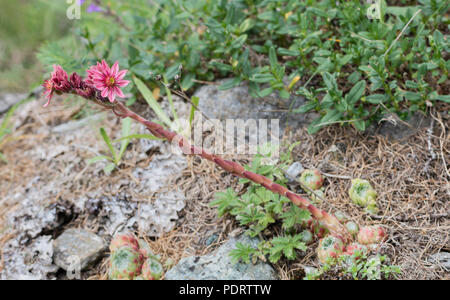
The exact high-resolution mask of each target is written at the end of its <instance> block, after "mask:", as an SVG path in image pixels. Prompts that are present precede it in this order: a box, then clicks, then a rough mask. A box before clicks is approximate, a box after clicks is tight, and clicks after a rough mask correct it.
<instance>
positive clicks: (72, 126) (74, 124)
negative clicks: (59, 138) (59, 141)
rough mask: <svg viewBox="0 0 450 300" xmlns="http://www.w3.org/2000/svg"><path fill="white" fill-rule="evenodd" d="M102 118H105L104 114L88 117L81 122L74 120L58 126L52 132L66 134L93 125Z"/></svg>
mask: <svg viewBox="0 0 450 300" xmlns="http://www.w3.org/2000/svg"><path fill="white" fill-rule="evenodd" d="M104 117H105V114H104V113H100V114H95V115H92V116H88V117H86V118H84V119H81V120H75V121H70V122H67V123H63V124H60V125H58V126H55V127H53V129H52V131H53V132H55V133H66V132H70V131H75V130H77V129H80V128H82V127H84V126H86V125H89V124H91V123H95V122H96V121H99V120H101V119H102V118H104Z"/></svg>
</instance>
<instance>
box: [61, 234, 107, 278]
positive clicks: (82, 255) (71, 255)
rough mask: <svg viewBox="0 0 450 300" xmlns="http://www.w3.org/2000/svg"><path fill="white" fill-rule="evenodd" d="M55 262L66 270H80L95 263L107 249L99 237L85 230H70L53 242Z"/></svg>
mask: <svg viewBox="0 0 450 300" xmlns="http://www.w3.org/2000/svg"><path fill="white" fill-rule="evenodd" d="M53 248H54V254H53V261H54V262H55V264H56V265H57V266H59V267H60V268H62V269H64V270H69V269H73V268H77V267H78V266H74V264H78V263H79V268H80V270H83V269H85V268H86V267H87V266H88V265H89V264H91V263H93V262H95V261H96V260H97V259H98V258H99V257H100V256H101V254H102V252H103V251H104V250H105V249H106V245H105V242H104V241H103V239H102V238H100V237H99V236H97V235H95V234H93V233H91V232H89V231H87V230H84V229H73V228H70V229H68V230H66V231H65V232H64V233H63V234H61V235H60V236H59V237H58V238H57V239H56V240H55V241H54V242H53Z"/></svg>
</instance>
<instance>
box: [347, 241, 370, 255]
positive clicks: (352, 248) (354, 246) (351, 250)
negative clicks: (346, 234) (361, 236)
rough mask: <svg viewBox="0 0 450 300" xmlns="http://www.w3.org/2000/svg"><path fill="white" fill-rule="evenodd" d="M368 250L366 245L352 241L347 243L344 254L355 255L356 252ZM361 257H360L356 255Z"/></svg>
mask: <svg viewBox="0 0 450 300" xmlns="http://www.w3.org/2000/svg"><path fill="white" fill-rule="evenodd" d="M365 251H367V247H366V246H365V245H361V244H358V243H351V244H350V245H347V246H346V247H345V249H344V253H343V254H344V255H350V256H351V255H354V254H355V253H362V252H365ZM355 258H359V257H355Z"/></svg>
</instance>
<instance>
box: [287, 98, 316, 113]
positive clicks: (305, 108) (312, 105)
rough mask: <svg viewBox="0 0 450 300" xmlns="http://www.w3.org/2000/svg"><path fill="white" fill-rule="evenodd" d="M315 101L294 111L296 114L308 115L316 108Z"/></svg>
mask: <svg viewBox="0 0 450 300" xmlns="http://www.w3.org/2000/svg"><path fill="white" fill-rule="evenodd" d="M316 105H317V104H316V102H315V101H308V102H306V103H305V104H303V105H302V106H300V107H299V108H296V109H294V110H293V112H294V113H307V112H308V111H310V110H313V109H314V108H315V107H316Z"/></svg>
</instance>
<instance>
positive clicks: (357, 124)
mask: <svg viewBox="0 0 450 300" xmlns="http://www.w3.org/2000/svg"><path fill="white" fill-rule="evenodd" d="M353 125H355V128H356V129H358V130H359V131H365V130H366V122H365V121H364V120H356V121H355V122H353Z"/></svg>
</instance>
